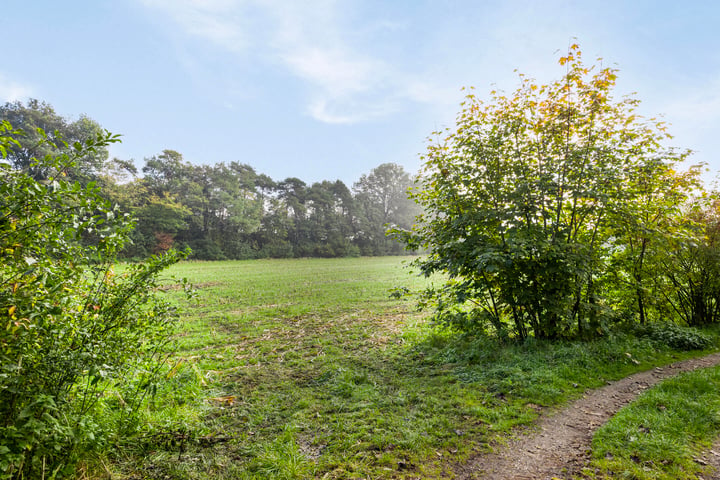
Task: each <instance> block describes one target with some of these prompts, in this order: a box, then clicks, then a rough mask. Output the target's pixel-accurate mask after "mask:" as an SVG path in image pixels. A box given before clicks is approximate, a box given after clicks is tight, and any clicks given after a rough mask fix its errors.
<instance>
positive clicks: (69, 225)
mask: <svg viewBox="0 0 720 480" xmlns="http://www.w3.org/2000/svg"><path fill="white" fill-rule="evenodd" d="M20 134H21V132H18V131H14V130H13V129H12V127H11V125H10V124H9V123H7V122H3V123H2V124H0V146H1V147H2V148H0V155H4V153H5V151H6V150H7V147H8V146H9V145H10V144H11V143H15V142H14V140H13V138H14V136H17V135H20ZM114 141H117V137H116V136H113V135H111V134H110V133H108V132H105V133H104V134H102V135H99V136H98V137H97V138H95V139H92V140H88V141H87V142H85V143H76V144H74V145H72V146H68V145H64V148H63V151H64V152H68V153H62V154H57V155H47V156H46V157H44V158H42V159H36V160H35V163H34V164H33V165H32V168H35V169H37V168H41V169H42V170H43V171H46V172H48V176H47V180H43V181H38V180H36V179H34V178H32V177H31V176H30V175H29V174H28V172H27V171H23V170H18V169H14V168H12V167H11V166H10V165H9V164H7V163H0V478H4V479H9V478H58V477H62V476H65V475H69V474H71V473H72V471H73V469H74V466H75V464H76V462H77V461H78V460H79V459H80V457H81V456H82V454H83V453H84V452H87V451H89V450H91V449H93V448H97V447H100V446H102V445H103V444H104V443H105V442H106V440H107V438H108V434H109V433H110V432H107V431H106V428H105V427H104V426H103V427H101V426H100V425H103V422H101V421H97V419H96V418H95V414H96V413H97V411H98V410H99V406H100V404H101V403H102V402H103V401H104V397H103V394H104V392H105V391H106V390H107V389H108V388H109V387H110V386H111V385H113V386H121V385H122V384H123V383H124V382H127V381H128V379H130V378H132V377H133V376H135V372H136V368H135V367H136V366H139V365H141V364H142V365H144V366H146V365H147V364H148V362H149V361H151V359H153V358H155V359H157V358H158V352H159V351H160V347H161V346H162V345H163V344H164V343H165V342H166V341H167V339H168V338H169V335H170V333H171V331H172V326H173V322H174V320H175V312H174V308H173V307H172V306H171V305H170V304H168V303H166V302H164V301H162V300H161V299H160V298H159V297H158V295H159V294H160V291H159V290H158V288H157V287H158V286H159V281H158V275H159V273H160V272H161V271H162V270H164V269H165V268H166V267H168V266H169V265H171V264H172V263H174V262H176V261H178V260H179V259H180V258H182V256H183V254H180V253H178V252H174V251H170V252H168V254H166V255H164V256H159V257H152V258H151V259H149V260H148V261H147V262H146V263H143V264H136V265H132V266H129V267H128V268H127V269H126V271H124V272H123V273H122V274H115V272H114V270H113V264H114V263H115V260H116V254H117V252H118V251H119V250H120V249H121V248H122V247H123V245H124V243H125V242H126V241H127V239H128V235H129V233H130V231H131V229H132V222H131V221H130V219H129V218H127V217H125V216H123V215H121V214H120V213H119V212H118V211H117V210H115V209H113V208H112V207H111V206H110V205H109V204H108V203H107V202H106V201H105V200H104V199H103V198H102V197H101V196H100V194H99V192H98V190H97V188H96V187H95V186H94V185H93V184H92V183H90V184H88V185H86V186H82V185H80V184H79V183H76V182H74V183H71V182H69V181H67V180H66V178H67V176H66V173H65V172H66V171H68V170H69V169H71V168H73V167H74V165H75V163H76V162H79V161H82V159H83V158H84V157H85V156H86V155H89V154H90V153H92V152H93V151H94V150H96V149H98V148H101V147H104V146H106V145H107V144H109V143H111V142H114ZM46 142H47V143H51V142H49V141H48V140H47V139H46ZM51 146H55V144H52V143H51ZM148 384H149V383H148ZM141 398H144V395H142V394H140V395H137V396H136V397H135V400H137V399H141ZM124 403H125V408H126V409H127V410H128V412H127V413H128V414H130V415H131V414H132V412H133V411H134V410H136V409H137V407H138V402H137V401H133V399H128V401H126V402H124Z"/></svg>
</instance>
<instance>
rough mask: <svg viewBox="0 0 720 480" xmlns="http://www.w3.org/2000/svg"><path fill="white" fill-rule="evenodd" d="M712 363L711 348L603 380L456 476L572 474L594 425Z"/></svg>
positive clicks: (539, 479) (537, 478)
mask: <svg viewBox="0 0 720 480" xmlns="http://www.w3.org/2000/svg"><path fill="white" fill-rule="evenodd" d="M718 364H720V353H714V354H711V355H707V356H704V357H700V358H693V359H690V360H684V361H681V362H676V363H673V364H670V365H666V366H664V367H657V368H654V369H652V370H648V371H645V372H640V373H636V374H634V375H630V376H629V377H626V378H624V379H622V380H618V381H616V382H608V385H607V386H605V387H602V388H599V389H597V390H592V391H588V392H586V393H585V395H584V396H583V397H582V398H580V399H579V400H577V401H575V402H573V403H572V404H570V405H567V406H565V407H563V408H562V409H558V410H552V411H550V410H548V411H546V412H544V413H543V414H541V416H540V419H539V420H538V422H537V428H536V429H533V430H532V432H531V433H529V434H524V435H523V434H520V435H519V436H518V438H516V439H513V440H511V441H510V442H509V443H508V444H507V445H500V446H498V447H497V449H496V451H495V452H494V453H491V454H485V455H479V456H477V457H475V458H472V459H471V460H470V461H469V462H467V463H466V464H465V465H463V466H460V467H458V469H457V478H460V479H492V480H501V479H502V480H523V479H533V480H544V479H548V480H549V479H553V478H555V479H569V478H572V476H573V475H578V474H580V471H581V469H582V467H583V466H585V465H586V464H587V462H588V460H589V459H590V453H591V452H590V442H591V441H592V436H593V433H594V432H595V430H596V429H597V428H598V427H599V426H601V425H602V424H604V423H605V422H607V421H608V420H609V419H610V417H612V416H613V415H614V414H615V413H616V412H617V411H618V410H620V409H621V408H622V407H623V406H625V405H626V404H628V403H630V402H631V401H632V400H634V399H635V398H636V397H637V396H638V395H639V394H640V393H642V391H643V390H645V389H647V388H649V387H651V386H653V385H655V384H656V383H658V382H660V381H661V380H663V379H666V378H669V377H672V376H674V375H677V374H679V373H681V372H687V371H691V370H695V369H697V368H705V367H711V366H714V365H718ZM713 450H715V449H713ZM715 451H720V450H715ZM708 456H709V457H714V456H715V455H712V454H710V455H708ZM718 478H720V477H718Z"/></svg>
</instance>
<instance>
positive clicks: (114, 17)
mask: <svg viewBox="0 0 720 480" xmlns="http://www.w3.org/2000/svg"><path fill="white" fill-rule="evenodd" d="M0 11H1V12H2V16H1V18H2V22H1V25H2V27H1V28H2V37H1V38H2V39H3V48H2V51H3V55H2V59H3V61H2V63H0V100H2V101H8V100H10V101H12V100H26V99H27V98H28V97H33V98H38V99H40V100H44V101H47V102H49V103H50V104H52V105H53V106H54V107H55V109H56V111H57V112H58V113H60V114H62V115H64V116H67V117H69V118H71V119H72V118H76V117H77V116H78V115H80V114H86V115H88V116H90V117H91V118H93V119H95V120H97V121H98V122H99V123H100V124H101V125H102V126H103V127H105V128H107V129H109V130H110V131H112V132H114V133H120V134H122V135H123V143H122V145H120V146H117V147H114V148H113V150H112V154H113V155H115V156H118V157H121V158H125V159H129V158H132V159H134V160H135V161H136V164H138V166H142V164H143V159H144V158H145V157H149V156H152V155H155V154H158V153H160V152H161V151H162V150H163V149H166V148H169V149H173V150H177V151H179V152H180V153H182V154H183V156H184V158H185V159H186V160H188V161H191V162H193V163H198V164H199V163H210V164H212V163H217V162H230V161H239V162H243V163H247V164H250V165H252V166H253V167H254V168H255V169H256V170H257V171H258V172H261V173H265V174H268V175H270V176H271V177H272V178H274V179H276V180H282V179H284V178H286V177H291V176H294V177H299V178H301V179H302V180H304V181H306V182H308V183H311V182H314V181H320V180H335V179H341V180H343V181H345V182H346V183H347V184H348V185H349V186H350V185H351V184H352V183H353V182H354V181H356V180H357V179H358V178H359V177H360V175H361V174H363V173H367V172H369V171H370V170H371V169H372V168H374V167H376V166H377V165H379V164H381V163H385V162H394V163H399V164H401V165H403V166H405V168H406V169H407V170H408V171H410V172H415V171H416V170H417V169H418V168H419V166H420V162H421V161H420V159H419V155H420V154H421V153H422V152H423V151H424V150H425V149H426V145H427V144H426V138H427V137H428V136H429V135H430V134H431V133H432V132H433V131H434V130H436V129H439V128H442V127H445V126H450V125H452V124H453V120H454V118H455V114H456V113H457V111H458V109H459V103H460V102H461V101H462V97H463V93H462V92H461V87H463V86H474V87H476V93H477V94H478V95H479V96H480V97H483V96H485V94H486V92H489V91H490V90H492V89H493V88H500V89H504V90H506V91H512V90H514V88H515V87H516V86H517V83H518V82H517V76H516V74H515V73H514V69H518V70H519V71H521V72H523V73H525V74H527V75H528V76H531V77H534V78H536V79H537V80H538V81H540V82H547V81H550V80H553V79H556V78H558V77H560V76H561V75H562V68H561V67H559V66H558V65H557V63H556V62H557V59H558V57H559V55H560V52H562V51H563V50H564V49H567V46H568V45H569V44H570V43H571V42H573V41H574V40H572V39H573V38H576V39H577V42H578V43H579V44H580V45H581V47H582V50H583V52H584V55H585V59H586V61H588V62H590V61H591V60H593V59H595V58H596V57H602V58H603V59H604V60H603V61H604V63H605V64H607V65H615V66H617V68H619V70H620V72H619V82H618V87H617V91H618V93H619V94H624V93H630V92H637V97H638V98H639V99H640V100H642V102H643V103H642V108H641V111H642V112H643V113H645V114H646V115H647V116H654V115H657V114H664V117H665V120H666V121H668V122H669V123H670V124H671V127H670V133H672V134H674V135H675V139H674V140H673V145H675V146H678V147H682V148H690V149H693V150H695V151H696V153H695V154H694V156H693V157H692V161H693V162H694V163H697V162H706V163H708V166H709V168H710V170H711V173H710V174H708V176H707V178H711V177H712V176H714V175H715V174H716V173H717V172H718V171H719V170H720V155H718V154H717V153H716V152H717V151H718V149H719V148H720V31H719V30H718V25H719V24H720V2H717V1H714V0H713V1H697V0H684V1H682V2H681V1H664V0H654V1H645V0H626V1H605V2H598V1H580V0H576V1H563V0H537V1H531V0H505V1H491V0H486V1H485V0H475V1H472V0H458V1H440V0H437V1H430V0H384V1H379V0H365V1H362V0H338V1H333V0H75V1H70V0H69V1H65V2H60V1H57V0H4V1H3V3H2V7H1V10H0Z"/></svg>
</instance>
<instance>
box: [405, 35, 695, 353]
mask: <svg viewBox="0 0 720 480" xmlns="http://www.w3.org/2000/svg"><path fill="white" fill-rule="evenodd" d="M560 64H561V65H563V66H564V67H565V69H566V73H565V75H564V76H563V78H562V79H561V80H559V81H555V82H553V83H550V84H548V85H536V84H535V83H534V82H533V81H531V80H530V79H528V78H526V77H524V76H522V75H521V85H520V87H519V88H518V90H517V91H516V92H514V93H513V94H512V95H510V96H504V95H502V94H500V93H498V92H493V93H492V98H491V102H490V103H488V104H484V103H483V102H482V101H481V100H479V99H478V98H477V97H476V96H475V95H474V94H472V93H471V94H470V95H468V96H467V99H466V102H465V103H464V104H463V109H462V111H461V112H460V114H459V115H458V117H457V126H456V128H455V129H454V130H448V131H447V132H446V133H447V134H446V136H445V138H442V139H440V140H438V141H436V142H434V143H432V144H431V145H430V146H429V148H428V152H427V154H426V156H425V157H424V159H425V166H424V171H423V176H422V184H423V188H422V189H421V190H419V191H417V192H415V193H414V198H415V200H416V201H417V202H418V203H419V204H420V205H422V207H423V208H424V209H425V212H424V213H423V214H422V215H420V216H419V217H418V222H417V223H416V225H415V226H414V227H413V228H412V229H410V230H405V231H403V230H398V231H397V234H398V235H399V236H400V237H401V238H403V239H404V241H405V242H406V243H407V245H408V246H409V247H410V248H412V249H421V248H426V249H427V251H428V253H429V255H428V257H427V258H422V259H419V260H418V261H417V266H418V267H419V268H420V269H421V271H422V272H423V273H424V274H426V275H431V274H433V273H435V272H443V273H445V274H447V275H448V276H449V281H448V282H447V283H446V284H445V285H444V286H443V287H442V288H438V289H435V290H433V291H430V292H428V294H427V298H428V299H429V300H428V301H429V302H430V303H433V304H434V305H435V308H436V312H437V316H438V319H439V320H440V321H441V322H443V323H446V324H449V325H452V326H455V327H458V328H461V329H463V330H470V329H479V330H490V331H494V332H495V333H497V334H499V335H501V336H502V335H505V334H506V333H507V334H511V335H513V336H516V337H519V338H520V339H523V338H526V337H528V336H529V335H534V336H535V337H537V338H558V337H565V336H572V335H577V334H580V335H586V334H597V333H598V332H602V331H603V328H604V325H605V324H607V323H608V322H612V321H613V320H614V319H615V318H622V317H626V316H628V315H631V316H635V315H636V316H637V317H638V318H639V321H640V322H641V323H644V322H645V321H646V316H647V310H648V304H649V303H650V301H649V299H648V297H649V296H650V295H649V293H648V292H650V290H651V288H652V286H653V283H652V278H653V276H654V275H655V273H656V272H657V265H658V263H659V261H660V257H661V255H660V253H663V254H664V253H666V252H667V251H668V249H672V248H674V247H675V246H676V242H677V241H678V240H681V239H683V238H685V237H689V236H691V235H692V229H691V228H690V226H689V225H688V224H687V223H686V222H685V221H684V216H683V215H682V213H683V212H682V211H681V206H682V205H683V202H684V201H685V199H686V198H687V196H688V195H689V193H690V192H691V190H692V188H695V187H697V174H698V172H697V170H691V171H689V172H688V173H684V174H681V173H677V172H676V171H675V170H674V165H675V163H677V162H678V161H681V160H683V159H684V158H685V156H686V155H687V154H686V153H678V152H675V151H674V150H672V149H667V148H665V147H663V141H664V140H665V139H666V137H667V135H666V134H665V133H664V127H663V125H662V123H660V122H657V121H655V120H652V119H651V120H643V119H642V118H641V117H640V116H639V115H638V114H637V113H636V108H637V105H638V102H637V100H635V99H633V98H631V97H628V98H624V99H622V100H619V101H615V100H614V99H613V97H612V88H613V87H614V85H615V81H616V72H615V70H613V69H611V68H598V67H586V66H585V65H584V64H583V62H582V57H581V52H580V50H579V48H578V47H577V45H573V46H572V47H571V48H570V51H569V53H568V55H567V56H565V57H562V58H561V59H560ZM438 135H440V133H439V134H438Z"/></svg>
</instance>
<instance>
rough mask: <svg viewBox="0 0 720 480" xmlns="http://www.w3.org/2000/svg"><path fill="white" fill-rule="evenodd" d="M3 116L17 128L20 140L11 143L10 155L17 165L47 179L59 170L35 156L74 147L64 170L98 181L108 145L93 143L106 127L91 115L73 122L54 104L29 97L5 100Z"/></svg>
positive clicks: (75, 177)
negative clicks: (59, 111)
mask: <svg viewBox="0 0 720 480" xmlns="http://www.w3.org/2000/svg"><path fill="white" fill-rule="evenodd" d="M0 120H7V121H8V122H10V124H12V125H13V127H14V128H16V129H17V130H18V132H17V134H15V135H14V138H15V139H16V140H17V143H14V144H12V145H9V148H8V152H7V159H8V160H9V161H10V163H11V164H12V165H13V166H14V167H15V168H17V169H23V170H25V171H27V172H28V173H29V174H30V175H31V176H32V177H33V178H35V179H36V180H44V179H46V178H48V177H49V176H51V175H53V174H54V173H57V172H51V171H48V170H47V169H48V168H49V167H48V166H47V165H44V166H43V165H40V164H37V163H35V162H34V160H35V159H36V158H44V157H45V155H48V154H54V153H57V152H58V151H59V152H62V153H70V152H71V151H73V150H71V147H72V148H73V149H74V153H75V154H76V153H77V152H79V151H83V156H82V157H81V158H76V159H75V161H74V162H73V165H72V166H65V167H64V168H66V171H64V172H62V173H63V174H65V175H67V176H69V178H70V179H71V180H78V181H80V182H81V183H83V184H87V183H88V182H90V181H95V180H97V179H98V178H99V176H100V175H101V174H102V172H103V167H104V166H105V163H106V161H107V159H108V151H107V147H106V146H105V145H99V144H97V143H93V142H94V140H95V139H96V138H97V136H98V135H102V134H103V133H105V132H104V130H103V129H102V127H100V125H99V124H98V123H97V122H95V121H94V120H92V119H91V118H89V117H87V116H85V115H81V116H80V118H78V119H77V120H75V121H73V122H71V121H68V120H67V119H65V118H63V117H61V116H60V115H58V114H57V113H55V110H54V109H53V107H52V106H51V105H49V104H47V103H45V102H40V101H38V100H35V99H30V100H29V101H28V102H27V105H25V104H23V103H22V102H19V101H18V102H14V103H10V102H8V103H5V104H4V105H3V106H2V107H0ZM86 142H87V146H89V145H91V144H92V145H94V147H93V148H84V149H80V148H78V147H79V146H80V144H86Z"/></svg>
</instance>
